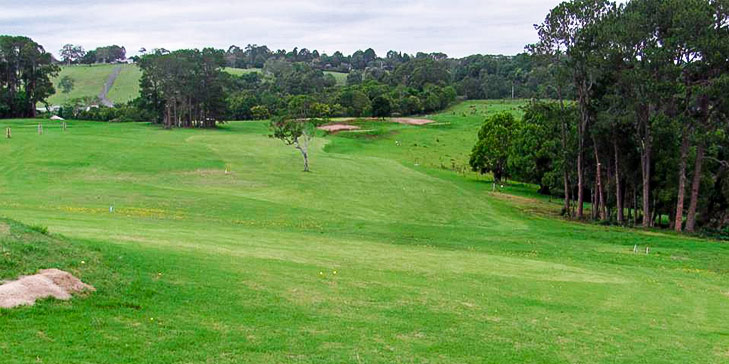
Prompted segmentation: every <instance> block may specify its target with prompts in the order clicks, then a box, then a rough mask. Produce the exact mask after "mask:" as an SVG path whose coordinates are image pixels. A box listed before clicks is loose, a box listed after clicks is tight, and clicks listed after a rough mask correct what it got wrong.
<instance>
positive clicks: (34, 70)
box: [0, 35, 59, 117]
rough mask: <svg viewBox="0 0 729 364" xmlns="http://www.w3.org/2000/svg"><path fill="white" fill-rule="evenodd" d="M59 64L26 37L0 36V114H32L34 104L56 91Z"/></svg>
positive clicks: (15, 115) (33, 112)
mask: <svg viewBox="0 0 729 364" xmlns="http://www.w3.org/2000/svg"><path fill="white" fill-rule="evenodd" d="M58 71H59V68H58V66H56V65H54V64H53V57H52V56H51V54H50V53H48V52H46V51H45V49H44V48H43V46H41V45H40V44H38V43H36V42H34V41H33V40H32V39H30V38H28V37H22V36H9V35H3V36H0V117H35V115H36V104H38V103H39V102H43V101H44V100H45V99H46V98H47V97H48V96H50V95H52V94H53V93H54V92H55V90H54V88H53V83H52V82H51V77H53V76H55V75H57V74H58Z"/></svg>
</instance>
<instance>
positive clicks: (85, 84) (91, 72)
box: [47, 64, 142, 105]
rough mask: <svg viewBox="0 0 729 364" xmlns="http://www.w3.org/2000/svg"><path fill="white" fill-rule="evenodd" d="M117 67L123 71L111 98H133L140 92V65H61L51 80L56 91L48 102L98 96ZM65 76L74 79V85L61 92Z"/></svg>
mask: <svg viewBox="0 0 729 364" xmlns="http://www.w3.org/2000/svg"><path fill="white" fill-rule="evenodd" d="M115 67H121V72H120V73H119V76H118V77H117V79H116V81H115V82H114V85H113V86H112V88H111V90H110V92H109V95H108V97H109V99H110V100H111V101H113V102H127V101H129V100H131V99H133V98H134V97H136V96H137V95H138V94H139V78H140V77H141V76H142V73H141V71H140V70H139V67H137V66H135V65H129V64H123V65H115V64H97V65H72V66H61V71H60V72H59V73H58V76H56V77H54V78H53V79H52V80H51V81H52V82H53V86H54V87H55V88H56V93H55V94H53V95H51V96H50V97H49V98H48V100H47V101H48V103H49V104H51V105H63V104H64V103H66V102H67V101H69V100H72V99H76V98H80V97H96V96H98V95H99V93H100V92H101V90H102V89H103V88H104V82H106V80H107V78H109V75H110V74H111V73H112V71H113V70H114V68H115ZM64 76H69V77H71V78H72V79H73V80H74V87H73V89H72V90H71V92H69V93H67V94H65V93H63V92H61V88H60V87H59V86H58V83H59V81H60V79H61V78H62V77H64Z"/></svg>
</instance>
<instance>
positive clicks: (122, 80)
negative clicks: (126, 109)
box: [107, 65, 142, 103]
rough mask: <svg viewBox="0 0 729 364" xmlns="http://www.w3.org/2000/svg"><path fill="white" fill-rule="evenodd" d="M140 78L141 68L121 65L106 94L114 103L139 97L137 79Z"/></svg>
mask: <svg viewBox="0 0 729 364" xmlns="http://www.w3.org/2000/svg"><path fill="white" fill-rule="evenodd" d="M140 78H142V70H141V69H139V67H137V66H136V65H124V66H122V69H121V72H120V73H119V76H118V77H117V78H116V81H114V85H113V86H112V87H111V90H109V95H108V96H107V97H108V98H109V100H111V101H112V102H114V103H118V102H120V103H124V102H129V101H131V100H134V99H135V98H137V97H139V79H140Z"/></svg>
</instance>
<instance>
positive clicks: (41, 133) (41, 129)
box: [38, 123, 43, 135]
mask: <svg viewBox="0 0 729 364" xmlns="http://www.w3.org/2000/svg"><path fill="white" fill-rule="evenodd" d="M38 135H43V124H41V123H38Z"/></svg>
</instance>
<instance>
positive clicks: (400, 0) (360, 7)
mask: <svg viewBox="0 0 729 364" xmlns="http://www.w3.org/2000/svg"><path fill="white" fill-rule="evenodd" d="M559 2H560V1H559V0H416V1H404V0H342V1H331V0H302V1H292V0H265V1H264V0H247V1H230V0H207V1H206V0H196V1H195V0H180V1H168V0H147V1H139V0H117V1H105V0H98V1H90V0H80V1H69V0H25V1H16V0H0V34H13V35H26V36H30V37H31V38H33V39H34V40H35V41H36V42H38V43H40V44H41V45H43V46H44V47H45V48H46V50H48V51H51V52H53V53H54V54H58V49H60V48H61V46H62V45H63V44H66V43H73V44H80V45H82V46H84V48H86V49H93V48H96V47H97V46H102V45H110V44H118V45H123V46H125V47H126V48H127V53H128V55H133V54H136V53H137V50H138V49H139V48H140V47H146V48H147V49H152V48H161V47H163V48H167V49H170V50H173V49H179V48H192V47H196V48H199V47H205V46H213V47H217V48H223V49H227V48H228V46H230V45H231V44H235V45H239V46H241V47H243V46H245V45H246V44H249V43H250V44H259V45H262V44H265V45H267V46H269V48H271V49H273V50H276V49H280V48H285V49H287V50H290V49H291V48H293V47H299V48H309V49H310V50H314V49H317V50H319V51H320V52H327V53H329V54H331V53H333V52H334V51H336V50H341V51H342V52H344V53H345V54H349V53H351V52H353V51H356V50H357V49H366V48H368V47H372V48H374V49H375V51H377V54H380V55H384V54H385V53H386V52H387V51H388V50H390V49H394V50H398V51H404V52H407V53H415V52H418V51H423V52H435V51H441V52H445V53H447V54H448V55H449V56H452V57H461V56H466V55H470V54H475V53H489V54H516V53H519V52H521V51H523V49H524V45H526V44H528V43H532V42H534V41H535V40H536V33H535V31H534V29H533V25H534V24H535V23H539V22H541V21H542V20H543V19H544V17H545V15H546V13H547V12H548V11H549V9H551V8H552V7H554V6H555V5H556V4H558V3H559Z"/></svg>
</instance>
